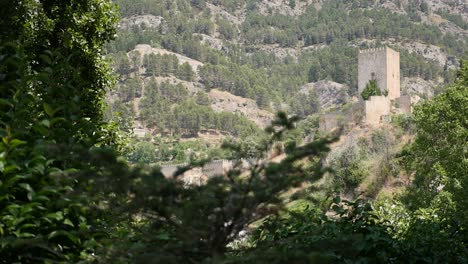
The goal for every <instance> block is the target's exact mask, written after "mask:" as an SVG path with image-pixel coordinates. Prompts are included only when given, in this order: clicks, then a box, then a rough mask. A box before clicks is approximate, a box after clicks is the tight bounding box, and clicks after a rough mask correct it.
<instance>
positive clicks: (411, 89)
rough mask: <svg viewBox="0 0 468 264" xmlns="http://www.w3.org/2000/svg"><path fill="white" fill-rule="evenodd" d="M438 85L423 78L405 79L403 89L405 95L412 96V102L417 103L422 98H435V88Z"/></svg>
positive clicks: (402, 83) (402, 84)
mask: <svg viewBox="0 0 468 264" xmlns="http://www.w3.org/2000/svg"><path fill="white" fill-rule="evenodd" d="M436 86H437V84H435V83H433V82H429V81H426V80H424V79H421V78H407V77H405V78H403V79H402V82H401V88H402V91H403V93H404V94H407V95H409V96H411V101H412V102H413V103H417V102H418V101H419V100H421V99H422V98H426V99H427V98H431V97H433V96H434V88H435V87H436Z"/></svg>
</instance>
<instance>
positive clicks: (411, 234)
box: [228, 197, 468, 263]
mask: <svg viewBox="0 0 468 264" xmlns="http://www.w3.org/2000/svg"><path fill="white" fill-rule="evenodd" d="M330 209H331V210H330V211H331V212H330V213H334V214H335V217H332V218H328V217H326V216H325V215H324V214H323V212H321V211H320V210H317V209H313V208H306V209H305V210H304V211H303V212H289V213H288V214H287V217H284V216H271V217H268V218H267V219H266V220H265V221H263V223H262V225H261V226H260V227H259V228H258V229H257V230H256V231H255V232H254V233H253V236H252V237H251V240H252V241H251V242H250V243H251V244H253V245H254V246H253V247H252V248H249V249H248V250H245V251H244V253H242V254H239V255H238V256H237V257H234V258H233V260H232V261H231V262H229V261H228V263H272V262H273V263H281V262H283V261H288V262H291V261H293V262H294V263H311V262H312V263H315V262H317V263H433V262H446V261H447V262H453V263H460V262H464V261H466V258H467V256H468V255H467V250H466V248H465V247H464V246H463V243H462V242H461V241H462V240H463V237H462V236H461V235H460V234H456V233H454V232H455V230H453V229H452V227H451V226H450V222H449V221H447V220H446V219H444V218H443V217H437V216H436V217H434V216H435V215H440V214H441V213H442V212H441V211H439V209H425V210H418V211H416V212H411V211H409V210H407V209H406V208H405V207H404V206H403V205H402V204H401V203H399V202H392V201H386V202H385V203H382V204H379V205H378V207H376V208H374V206H372V204H370V203H368V202H365V201H363V200H361V199H358V200H356V201H352V202H350V201H346V200H343V201H342V200H341V199H340V198H339V197H337V198H335V199H333V202H332V203H331V206H330Z"/></svg>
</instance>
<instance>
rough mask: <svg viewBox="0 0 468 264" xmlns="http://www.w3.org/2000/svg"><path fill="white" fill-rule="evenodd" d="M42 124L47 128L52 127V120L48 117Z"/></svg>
mask: <svg viewBox="0 0 468 264" xmlns="http://www.w3.org/2000/svg"><path fill="white" fill-rule="evenodd" d="M41 124H42V125H43V126H45V127H47V128H49V127H50V121H49V120H48V119H44V120H42V122H41Z"/></svg>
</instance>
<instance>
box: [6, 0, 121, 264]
mask: <svg viewBox="0 0 468 264" xmlns="http://www.w3.org/2000/svg"><path fill="white" fill-rule="evenodd" d="M114 11H115V9H114V6H113V5H112V4H111V3H110V1H102V0H86V1H74V0H70V1H66V2H64V1H55V0H52V1H7V2H4V3H2V8H1V10H0V13H1V17H0V28H1V31H2V34H1V35H0V72H1V74H0V76H1V77H0V96H1V98H2V99H1V102H2V103H0V108H1V110H0V121H1V122H0V137H1V138H2V142H1V143H0V175H1V176H0V240H1V241H2V245H1V246H0V256H1V257H0V262H2V263H53V262H78V261H80V260H85V259H86V258H88V257H91V253H92V252H93V251H94V249H95V247H96V245H97V244H96V242H95V240H94V235H93V234H92V232H91V229H92V227H91V226H92V225H93V226H94V228H98V225H99V224H96V223H97V219H95V218H94V216H96V215H93V214H94V213H93V212H92V210H91V207H90V204H91V203H92V202H91V201H90V200H88V197H87V196H86V195H84V194H82V193H81V189H80V187H86V185H87V184H86V183H87V181H86V180H84V179H82V178H80V177H78V176H77V175H76V174H75V173H74V172H76V169H83V168H90V167H94V166H92V165H90V163H91V160H92V158H91V156H93V155H92V153H91V151H90V148H91V147H96V146H99V145H100V146H103V145H110V144H113V143H115V141H116V139H117V137H118V135H117V134H116V133H114V132H113V131H115V130H113V127H112V126H110V125H106V124H105V123H104V122H103V98H104V94H105V92H106V91H107V90H108V89H109V87H110V85H111V84H112V82H111V79H110V77H109V68H108V67H107V65H106V63H105V60H104V59H103V53H102V50H103V46H104V44H105V43H106V42H107V41H108V40H110V39H112V37H113V36H114V34H115V30H114V26H115V23H116V19H117V16H116V13H115V12H114ZM88 158H89V159H88ZM92 215H93V216H92ZM95 220H96V221H95Z"/></svg>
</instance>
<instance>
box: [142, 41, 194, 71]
mask: <svg viewBox="0 0 468 264" xmlns="http://www.w3.org/2000/svg"><path fill="white" fill-rule="evenodd" d="M133 51H135V52H139V53H140V54H141V56H144V55H148V54H151V53H153V54H159V55H175V56H176V57H177V59H178V60H179V64H184V63H188V64H189V65H190V66H192V69H193V70H194V71H195V72H197V70H198V68H199V67H200V66H203V63H202V62H200V61H197V60H194V59H192V58H189V57H187V56H184V55H180V54H178V53H175V52H172V51H169V50H166V49H160V48H153V47H151V46H150V45H148V44H138V45H136V46H135V49H134V50H133Z"/></svg>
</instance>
